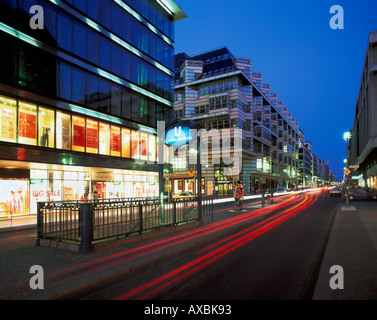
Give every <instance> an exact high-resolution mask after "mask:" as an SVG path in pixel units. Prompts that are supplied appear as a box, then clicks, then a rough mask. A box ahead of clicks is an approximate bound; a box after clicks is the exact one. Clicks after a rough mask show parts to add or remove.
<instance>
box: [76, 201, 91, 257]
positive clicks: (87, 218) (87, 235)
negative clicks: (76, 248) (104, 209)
mask: <svg viewBox="0 0 377 320" xmlns="http://www.w3.org/2000/svg"><path fill="white" fill-rule="evenodd" d="M79 219H80V221H79V225H80V235H79V236H80V240H81V241H80V253H82V254H86V253H89V252H91V251H92V250H93V244H92V241H93V236H94V235H93V219H94V215H93V211H92V205H91V204H90V203H80V207H79Z"/></svg>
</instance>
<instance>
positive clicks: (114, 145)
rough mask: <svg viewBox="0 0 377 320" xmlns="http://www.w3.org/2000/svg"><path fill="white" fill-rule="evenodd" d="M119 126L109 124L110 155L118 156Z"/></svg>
mask: <svg viewBox="0 0 377 320" xmlns="http://www.w3.org/2000/svg"><path fill="white" fill-rule="evenodd" d="M120 147H121V146H120V128H119V127H116V126H111V155H112V156H114V157H120Z"/></svg>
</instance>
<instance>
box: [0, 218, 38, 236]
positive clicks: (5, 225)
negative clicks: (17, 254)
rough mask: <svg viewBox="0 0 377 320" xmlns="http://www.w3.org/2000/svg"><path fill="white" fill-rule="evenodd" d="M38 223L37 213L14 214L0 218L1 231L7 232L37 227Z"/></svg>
mask: <svg viewBox="0 0 377 320" xmlns="http://www.w3.org/2000/svg"><path fill="white" fill-rule="evenodd" d="M36 224H37V215H35V214H33V215H27V216H20V217H17V216H13V217H12V218H7V219H5V218H1V219H0V232H7V231H13V230H20V229H28V228H35V227H36Z"/></svg>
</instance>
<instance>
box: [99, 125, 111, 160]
mask: <svg viewBox="0 0 377 320" xmlns="http://www.w3.org/2000/svg"><path fill="white" fill-rule="evenodd" d="M99 153H100V154H104V155H107V156H109V155H110V125H108V124H106V123H100V124H99Z"/></svg>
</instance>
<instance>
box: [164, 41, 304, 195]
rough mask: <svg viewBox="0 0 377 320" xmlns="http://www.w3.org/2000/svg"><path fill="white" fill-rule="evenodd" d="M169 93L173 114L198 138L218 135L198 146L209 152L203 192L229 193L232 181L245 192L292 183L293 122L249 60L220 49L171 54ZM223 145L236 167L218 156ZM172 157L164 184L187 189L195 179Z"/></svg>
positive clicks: (294, 168) (294, 172)
mask: <svg viewBox="0 0 377 320" xmlns="http://www.w3.org/2000/svg"><path fill="white" fill-rule="evenodd" d="M174 94H175V99H174V112H175V115H176V117H177V118H179V119H190V120H194V121H195V122H196V123H197V124H199V125H200V126H201V128H202V136H206V135H211V132H212V133H213V132H217V133H219V134H220V135H219V138H218V139H217V140H218V141H216V139H212V140H208V139H207V140H206V143H207V145H205V146H204V147H205V150H207V151H208V153H209V154H210V156H209V157H208V160H209V161H208V162H207V163H206V164H205V165H203V168H202V171H203V182H202V185H203V188H202V190H203V191H204V192H205V193H207V194H212V193H213V192H216V194H218V195H226V194H232V192H233V187H234V185H235V183H236V182H238V181H241V182H242V183H243V186H244V188H245V191H246V192H247V193H249V192H250V193H254V192H261V191H262V190H269V189H272V188H277V187H279V186H284V187H289V188H291V187H294V186H296V185H297V184H298V164H299V161H298V155H299V137H300V134H299V126H298V123H297V122H296V120H295V118H293V116H292V114H291V113H289V112H288V109H287V108H286V107H284V105H283V102H282V101H280V100H279V99H278V97H277V95H276V94H275V93H272V92H271V87H270V85H269V84H265V83H263V75H262V73H260V72H254V71H253V65H252V60H251V59H249V58H240V57H235V56H233V54H232V53H231V52H230V51H229V50H228V48H226V47H221V48H218V49H214V50H210V51H208V52H204V53H200V54H197V55H194V56H188V55H187V54H185V53H180V54H177V55H176V56H175V93H174ZM224 135H225V138H224ZM228 140H229V141H228ZM237 141H239V143H237ZM227 143H229V145H230V148H231V151H230V154H231V156H232V157H234V156H236V155H237V156H239V157H240V159H241V164H240V167H237V169H236V170H235V169H234V167H232V166H233V164H229V163H227V162H226V161H224V157H222V153H223V144H227ZM173 158H174V159H175V160H174V161H176V162H179V166H178V165H177V163H175V164H173V167H174V174H170V175H169V177H168V179H169V180H168V185H167V186H166V188H167V189H168V190H171V191H172V192H179V191H193V190H192V187H191V186H193V185H194V183H193V180H194V179H195V177H192V176H190V175H189V172H190V171H193V170H194V167H193V166H191V167H190V165H189V164H188V163H187V161H185V159H180V160H179V161H178V160H177V157H173ZM178 159H179V158H178ZM238 169H240V170H238Z"/></svg>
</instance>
